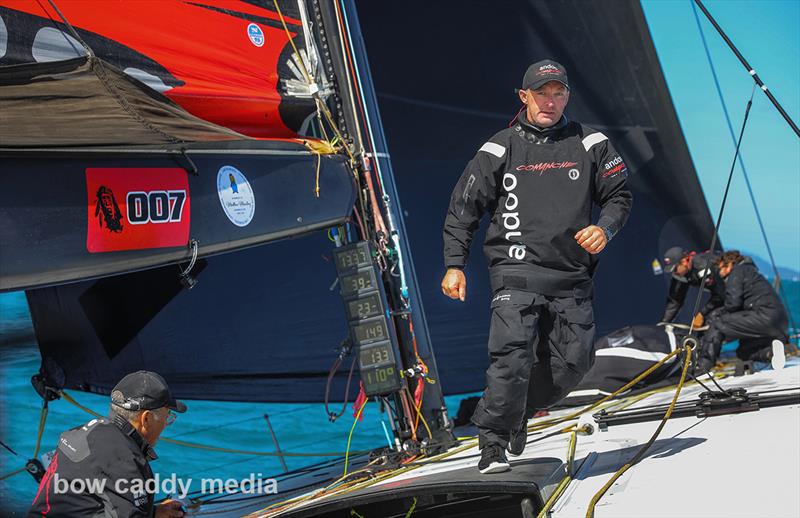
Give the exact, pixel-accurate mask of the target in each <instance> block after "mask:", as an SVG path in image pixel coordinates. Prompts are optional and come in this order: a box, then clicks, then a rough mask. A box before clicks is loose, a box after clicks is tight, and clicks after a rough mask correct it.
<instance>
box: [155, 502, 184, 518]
mask: <svg viewBox="0 0 800 518" xmlns="http://www.w3.org/2000/svg"><path fill="white" fill-rule="evenodd" d="M181 506H183V504H182V503H181V502H179V501H177V500H164V501H163V502H161V503H160V504H158V505H157V506H156V513H155V515H156V518H180V517H181V516H184V514H185V513H184V512H183V511H182V510H181Z"/></svg>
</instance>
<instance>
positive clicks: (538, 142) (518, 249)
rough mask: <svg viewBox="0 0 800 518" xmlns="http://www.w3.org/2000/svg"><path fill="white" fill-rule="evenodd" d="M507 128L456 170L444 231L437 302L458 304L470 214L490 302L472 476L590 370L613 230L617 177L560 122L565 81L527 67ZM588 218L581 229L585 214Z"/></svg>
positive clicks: (606, 152) (618, 212)
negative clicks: (600, 258) (595, 307)
mask: <svg viewBox="0 0 800 518" xmlns="http://www.w3.org/2000/svg"><path fill="white" fill-rule="evenodd" d="M518 93H519V97H520V100H521V101H522V103H523V104H524V105H525V110H524V111H521V113H520V114H519V116H518V117H517V120H516V122H515V123H514V124H513V125H512V126H511V127H509V128H507V129H504V130H502V131H500V132H499V133H497V134H495V135H494V136H493V137H492V138H491V139H489V141H488V142H486V143H485V144H484V145H483V146H482V147H481V148H480V149H479V150H478V153H477V154H476V155H475V158H473V159H472V161H471V162H469V164H468V165H467V167H466V169H465V171H464V173H463V174H462V175H461V178H460V179H459V180H458V183H457V184H456V186H455V189H454V190H453V194H452V196H451V199H450V206H449V208H448V213H447V218H446V220H445V224H444V261H445V266H446V268H447V272H446V274H445V276H444V279H443V280H442V291H443V292H444V294H445V295H447V296H449V297H451V298H454V299H460V300H462V301H463V300H464V297H465V295H466V287H467V281H466V278H465V276H464V272H463V268H464V265H465V264H466V262H467V255H468V252H469V248H470V243H471V242H472V238H473V235H474V233H475V231H476V229H477V228H478V226H479V222H480V219H481V217H482V216H483V215H484V214H486V213H488V214H489V216H490V218H491V223H490V225H489V229H488V231H487V234H486V241H485V243H484V251H485V254H486V257H487V259H488V262H489V266H490V274H491V283H492V290H493V292H494V296H493V299H492V302H491V309H492V317H491V328H490V331H489V357H490V365H489V368H488V370H487V371H486V390H485V391H484V393H483V397H482V398H481V400H480V402H479V403H478V406H477V408H476V410H475V413H474V415H473V416H472V421H473V422H474V423H475V424H476V425H477V426H478V428H479V432H480V434H479V437H480V441H479V446H480V448H481V460H480V462H479V465H478V468H479V469H480V471H481V472H482V473H491V472H500V471H505V470H507V469H508V468H509V465H508V461H507V458H506V456H505V450H506V449H507V450H508V452H509V453H510V454H512V455H520V454H521V453H522V451H523V449H524V447H525V442H526V438H527V431H526V428H527V427H526V425H527V420H528V419H529V418H530V417H532V416H533V415H534V413H535V412H536V411H537V410H538V409H542V408H546V407H548V406H550V405H552V404H553V403H555V402H557V401H559V400H560V399H561V398H562V397H563V396H565V395H566V394H567V393H568V392H569V391H570V390H571V389H572V388H573V387H574V386H575V385H576V384H577V383H578V382H579V381H580V380H581V378H582V377H583V375H584V373H586V371H587V370H588V369H589V367H590V366H591V364H592V362H593V359H594V358H593V340H594V330H595V326H594V314H593V311H592V275H593V273H594V268H595V266H596V262H597V258H596V257H595V255H594V254H598V253H600V251H602V250H603V248H605V246H606V244H607V243H608V241H609V240H610V239H611V238H612V237H613V236H614V235H615V234H616V233H617V232H618V231H619V230H620V229H621V228H622V226H623V225H624V224H625V222H626V220H627V219H628V214H629V213H630V210H631V204H632V196H631V193H630V192H629V191H628V189H627V188H626V186H625V183H626V178H627V176H628V170H627V168H626V166H625V163H624V162H623V160H622V158H621V157H620V155H619V154H618V153H617V152H616V151H615V150H614V147H613V146H612V145H611V142H609V140H608V138H607V137H606V136H605V135H603V134H602V133H600V132H598V131H596V130H594V129H592V128H589V127H588V126H584V125H583V124H580V123H578V122H574V121H570V120H568V119H567V118H566V117H565V116H564V115H563V112H564V108H565V106H566V105H567V102H568V100H569V94H570V91H569V83H568V80H567V74H566V71H565V70H564V67H563V66H562V65H560V64H559V63H556V62H555V61H551V60H544V61H540V62H538V63H535V64H533V65H531V66H530V67H529V68H528V70H527V72H526V73H525V76H524V79H523V83H522V88H521V89H520V90H519V91H518ZM593 204H597V205H599V206H600V207H601V208H602V209H601V211H600V215H599V219H598V221H597V223H596V224H592V206H593Z"/></svg>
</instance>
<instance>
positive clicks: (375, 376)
mask: <svg viewBox="0 0 800 518" xmlns="http://www.w3.org/2000/svg"><path fill="white" fill-rule="evenodd" d="M361 381H363V382H364V393H365V394H366V395H367V396H376V395H378V394H387V393H389V392H395V391H398V390H400V389H401V388H402V385H401V384H400V376H398V374H397V369H396V368H395V367H394V366H393V365H388V366H386V367H377V368H374V369H366V370H364V369H362V370H361Z"/></svg>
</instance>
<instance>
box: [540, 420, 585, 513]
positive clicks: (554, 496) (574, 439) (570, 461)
mask: <svg viewBox="0 0 800 518" xmlns="http://www.w3.org/2000/svg"><path fill="white" fill-rule="evenodd" d="M577 444H578V430H577V429H575V430H573V431H572V434H571V435H570V436H569V443H568V444H567V473H566V475H564V478H562V479H561V482H559V483H558V485H557V486H556V487H555V489H553V492H552V493H551V494H550V498H548V499H547V502H545V504H544V506H542V509H541V511H539V514H537V515H536V518H546V517H547V515H548V513H549V512H550V509H551V508H552V507H553V505H554V504H555V503H556V501H557V500H558V499H559V498H560V497H561V495H562V494H563V493H564V490H565V489H567V486H569V483H570V482H572V475H573V468H574V462H575V447H576V445H577Z"/></svg>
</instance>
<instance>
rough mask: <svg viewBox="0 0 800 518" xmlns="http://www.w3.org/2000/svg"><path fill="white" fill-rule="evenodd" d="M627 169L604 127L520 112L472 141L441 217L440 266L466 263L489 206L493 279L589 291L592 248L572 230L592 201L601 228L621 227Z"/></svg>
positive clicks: (557, 292)
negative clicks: (543, 121)
mask: <svg viewBox="0 0 800 518" xmlns="http://www.w3.org/2000/svg"><path fill="white" fill-rule="evenodd" d="M627 177H628V169H627V167H626V166H625V162H624V161H623V160H622V157H620V155H619V154H618V153H617V152H616V150H615V149H614V147H613V146H612V145H611V142H609V140H608V138H607V137H606V136H605V135H603V134H602V133H600V132H598V131H596V130H594V129H592V128H589V127H588V126H584V125H583V124H580V123H577V122H572V121H568V120H567V119H566V117H562V119H561V121H559V123H558V124H556V125H555V126H553V127H551V128H546V129H544V130H542V129H539V128H537V127H535V126H532V125H531V124H529V123H528V122H527V117H526V114H525V113H524V112H523V113H522V114H520V116H519V117H518V118H517V122H516V123H515V124H514V126H512V127H510V128H507V129H504V130H502V131H500V132H499V133H497V134H495V135H494V136H493V137H492V138H491V139H489V141H488V142H487V143H485V144H484V145H483V146H482V147H481V148H480V150H478V153H477V154H476V155H475V158H473V159H472V160H471V161H470V162H469V164H468V165H467V167H466V169H465V170H464V173H463V174H462V175H461V178H460V179H459V180H458V183H457V184H456V187H455V189H454V190H453V194H452V196H451V198H450V206H449V208H448V212H447V218H446V219H445V224H444V262H445V266H446V267H448V268H452V267H455V268H463V267H464V265H465V264H466V262H467V256H468V254H469V247H470V244H471V242H472V237H473V234H474V233H475V231H476V230H477V228H478V225H479V223H480V219H481V217H482V216H483V215H484V214H485V213H488V214H489V215H490V217H491V223H490V225H489V229H488V231H487V233H486V241H485V243H484V252H485V254H486V257H487V259H488V262H489V266H490V269H491V274H492V287H493V289H495V290H496V289H499V288H500V287H506V288H522V289H529V290H531V291H536V292H538V293H542V294H544V295H551V296H568V295H575V296H589V294H590V293H591V276H592V274H593V271H594V267H595V263H596V258H595V257H594V256H592V255H591V254H589V253H588V252H587V251H585V250H584V249H583V248H581V246H580V245H578V243H577V242H576V241H575V239H574V236H575V233H577V232H578V231H579V230H581V229H583V228H585V227H586V226H588V225H590V224H591V217H592V206H593V204H597V205H599V206H600V207H601V208H602V209H601V211H600V216H599V219H598V221H597V225H598V226H600V227H601V228H603V229H604V230H605V232H606V236H607V237H609V238H610V237H612V236H614V235H615V234H616V233H617V232H619V230H620V229H621V228H622V226H623V225H624V224H625V222H626V221H627V219H628V214H629V213H630V210H631V205H632V202H633V198H632V196H631V193H630V191H629V190H628V189H627V188H626V186H625V182H626V179H627ZM578 288H580V290H578Z"/></svg>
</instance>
